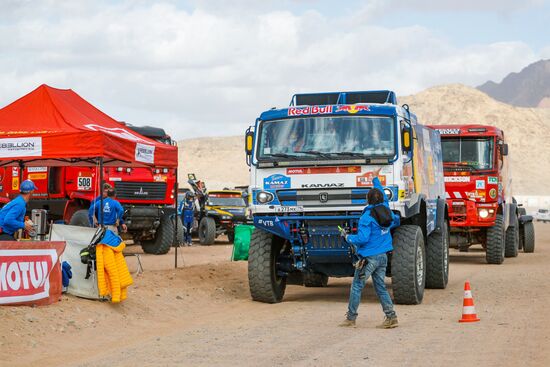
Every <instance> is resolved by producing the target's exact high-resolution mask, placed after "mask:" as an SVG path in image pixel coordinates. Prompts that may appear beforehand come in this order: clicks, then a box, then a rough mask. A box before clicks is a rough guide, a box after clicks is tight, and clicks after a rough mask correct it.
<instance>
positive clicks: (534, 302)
mask: <svg viewBox="0 0 550 367" xmlns="http://www.w3.org/2000/svg"><path fill="white" fill-rule="evenodd" d="M536 231H537V234H536V235H537V248H536V253H534V254H523V253H520V255H519V257H517V258H514V259H506V261H505V263H504V264H503V265H501V266H498V265H493V266H490V265H487V264H485V260H484V253H482V252H480V251H471V252H469V253H458V252H455V251H452V253H451V254H452V257H451V261H452V263H451V276H450V282H449V286H448V288H447V289H446V290H427V291H426V294H425V297H424V302H423V304H422V305H418V306H397V308H396V309H397V312H398V315H399V321H400V327H399V328H397V329H393V330H379V329H376V328H375V327H374V326H375V325H376V324H377V323H379V322H380V321H381V320H382V312H381V309H380V306H379V305H378V303H377V299H376V296H375V295H374V292H373V290H372V287H371V286H370V285H369V286H368V289H367V291H366V293H365V294H364V299H363V303H362V305H361V308H360V310H359V312H360V316H359V319H358V327H357V328H356V329H342V328H339V327H338V326H337V324H338V323H339V322H340V321H341V320H342V319H343V317H344V313H345V311H346V305H347V297H348V290H349V284H350V279H340V280H337V279H331V280H330V282H329V284H330V285H329V287H327V288H324V289H312V288H309V289H306V288H303V287H297V286H289V287H288V289H287V294H286V296H285V299H284V302H282V303H280V304H276V305H268V304H261V303H256V302H252V301H251V300H250V298H249V293H248V284H247V276H246V263H245V262H235V263H231V262H229V261H228V260H227V259H228V257H229V256H230V254H231V247H230V246H229V245H228V244H227V242H224V241H223V240H222V241H220V242H219V243H217V244H216V245H214V246H211V247H200V246H196V247H190V248H183V249H181V253H182V254H183V255H182V256H181V259H182V260H183V261H185V266H184V267H183V268H180V269H173V266H174V256H173V254H168V255H166V256H156V257H155V256H145V255H144V256H143V261H144V267H145V273H144V274H143V275H141V276H139V277H137V278H136V279H135V280H136V282H135V285H134V286H133V287H132V289H131V292H130V295H129V299H128V300H127V301H126V302H125V303H123V304H121V305H111V304H108V303H101V302H94V301H87V300H83V299H78V298H75V297H71V296H64V297H63V300H62V302H60V303H58V304H55V305H52V306H48V307H38V308H28V307H20V308H17V307H2V308H0V320H1V321H2V322H1V324H0V325H1V326H0V351H1V354H0V358H1V359H0V365H1V366H59V365H64V366H136V365H139V366H212V365H214V366H227V365H232V364H235V365H239V366H257V365H274V366H278V365H284V366H287V365H295V366H419V365H422V366H442V365H450V364H452V365H453V366H472V365H478V366H519V365H521V366H548V365H550V311H549V307H548V304H550V281H549V279H550V267H549V266H548V264H549V263H550V225H549V224H546V225H537V228H536ZM136 251H137V250H136ZM180 265H181V262H180ZM161 268H163V269H164V270H162V269H161ZM153 269H155V270H153ZM465 280H469V281H470V282H471V284H472V289H473V295H474V299H475V303H476V308H477V313H478V316H479V317H480V318H481V322H479V323H475V324H459V323H458V322H457V320H458V319H459V318H460V315H461V311H462V309H461V306H462V296H463V291H462V290H463V286H464V281H465Z"/></svg>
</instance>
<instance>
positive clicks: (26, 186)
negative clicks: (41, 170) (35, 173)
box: [19, 180, 38, 194]
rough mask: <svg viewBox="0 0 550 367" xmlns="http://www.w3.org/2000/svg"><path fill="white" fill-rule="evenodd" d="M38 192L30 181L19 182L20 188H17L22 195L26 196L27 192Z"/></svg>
mask: <svg viewBox="0 0 550 367" xmlns="http://www.w3.org/2000/svg"><path fill="white" fill-rule="evenodd" d="M34 190H38V187H36V185H35V184H34V182H32V181H31V180H25V181H23V182H21V187H20V188H19V191H21V192H22V193H23V194H26V193H28V192H31V191H34Z"/></svg>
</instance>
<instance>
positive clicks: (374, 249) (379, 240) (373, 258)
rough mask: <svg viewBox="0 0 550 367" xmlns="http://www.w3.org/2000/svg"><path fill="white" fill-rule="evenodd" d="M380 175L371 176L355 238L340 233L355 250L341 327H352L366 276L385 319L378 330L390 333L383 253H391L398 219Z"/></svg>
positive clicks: (392, 325) (392, 324)
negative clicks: (390, 204)
mask: <svg viewBox="0 0 550 367" xmlns="http://www.w3.org/2000/svg"><path fill="white" fill-rule="evenodd" d="M379 172H380V170H378V171H375V172H374V174H373V175H374V179H373V186H374V187H373V188H372V189H371V190H369V192H368V194H367V202H368V206H367V207H365V209H364V210H363V213H362V214H361V218H360V219H359V225H358V229H357V234H355V235H351V234H347V233H346V232H345V231H344V230H343V229H341V234H342V236H344V238H345V240H346V241H347V242H348V243H349V244H350V245H351V248H352V250H355V257H356V261H355V263H354V266H355V274H354V277H353V282H352V283H351V289H350V295H349V305H348V312H347V317H346V320H345V321H344V322H342V323H341V324H340V326H345V327H350V326H351V327H355V320H356V318H357V315H358V314H357V309H358V308H359V303H360V302H361V292H362V291H363V288H364V287H365V284H366V283H367V279H368V278H369V276H372V281H373V285H374V290H375V291H376V294H377V295H378V299H379V300H380V303H381V305H382V310H383V311H384V314H385V315H386V317H385V319H384V322H383V323H382V324H381V325H379V326H377V327H378V328H384V329H391V328H395V327H397V326H398V322H397V315H396V313H395V311H394V309H393V302H392V300H391V298H390V294H389V293H388V290H387V289H386V285H385V283H384V279H385V276H386V267H387V265H388V256H387V254H386V253H387V252H388V251H392V250H393V246H392V237H391V232H390V229H392V228H394V227H397V226H398V225H399V217H398V216H397V215H396V214H394V213H393V212H392V211H391V210H390V207H389V205H388V198H387V197H386V195H385V193H384V190H383V187H382V185H381V183H380V180H379V179H378V174H379Z"/></svg>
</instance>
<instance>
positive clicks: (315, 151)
mask: <svg viewBox="0 0 550 367" xmlns="http://www.w3.org/2000/svg"><path fill="white" fill-rule="evenodd" d="M297 153H304V154H311V155H316V156H319V157H323V158H330V154H331V153H323V152H319V151H318V150H304V151H300V152H297Z"/></svg>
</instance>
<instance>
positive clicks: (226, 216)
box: [222, 215, 231, 220]
mask: <svg viewBox="0 0 550 367" xmlns="http://www.w3.org/2000/svg"><path fill="white" fill-rule="evenodd" d="M222 219H224V220H227V219H231V216H229V215H222Z"/></svg>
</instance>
